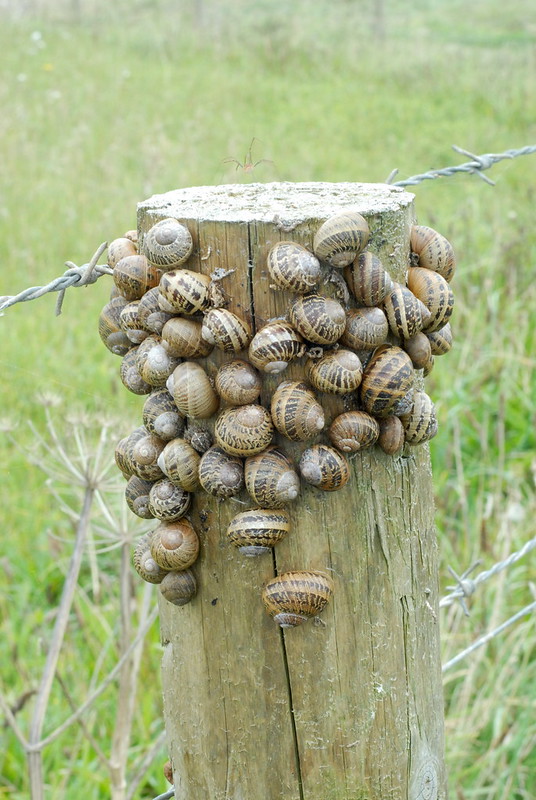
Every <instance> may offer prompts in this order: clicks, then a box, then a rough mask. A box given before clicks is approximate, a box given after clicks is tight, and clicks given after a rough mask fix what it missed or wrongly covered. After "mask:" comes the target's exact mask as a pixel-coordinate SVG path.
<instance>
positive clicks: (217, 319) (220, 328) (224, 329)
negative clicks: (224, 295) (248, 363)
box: [202, 308, 252, 353]
mask: <svg viewBox="0 0 536 800" xmlns="http://www.w3.org/2000/svg"><path fill="white" fill-rule="evenodd" d="M202 334H203V338H204V339H205V340H206V341H207V342H210V343H211V344H213V345H215V346H216V347H217V348H218V349H219V350H223V352H224V353H238V352H240V350H244V348H246V347H247V346H248V344H249V343H250V341H251V336H252V334H251V328H250V327H249V325H248V324H247V322H245V321H244V320H243V319H240V317H238V316H237V315H236V314H233V312H232V311H228V310H227V309H226V308H212V309H210V310H209V311H206V312H205V316H204V319H203V328H202Z"/></svg>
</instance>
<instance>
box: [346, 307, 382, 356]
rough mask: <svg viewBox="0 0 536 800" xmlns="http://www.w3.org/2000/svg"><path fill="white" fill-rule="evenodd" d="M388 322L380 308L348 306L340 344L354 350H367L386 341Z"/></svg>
mask: <svg viewBox="0 0 536 800" xmlns="http://www.w3.org/2000/svg"><path fill="white" fill-rule="evenodd" d="M388 335H389V323H388V322H387V317H386V316H385V314H384V312H383V311H382V310H381V308H376V307H374V308H349V309H348V311H347V312H346V327H345V329H344V331H343V334H342V336H341V340H340V341H341V344H344V345H346V346H347V347H352V348H353V349H354V350H369V349H370V348H373V347H377V346H378V345H380V344H383V343H384V342H385V341H387V336H388Z"/></svg>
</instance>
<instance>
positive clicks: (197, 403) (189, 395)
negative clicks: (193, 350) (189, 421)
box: [166, 361, 220, 419]
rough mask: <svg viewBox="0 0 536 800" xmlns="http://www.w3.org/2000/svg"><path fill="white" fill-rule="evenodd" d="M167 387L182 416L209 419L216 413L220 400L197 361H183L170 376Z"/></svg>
mask: <svg viewBox="0 0 536 800" xmlns="http://www.w3.org/2000/svg"><path fill="white" fill-rule="evenodd" d="M166 386H167V388H168V391H169V392H170V393H171V394H172V395H173V400H174V401H175V404H176V406H177V408H178V409H179V411H180V412H181V414H184V416H186V417H191V418H193V419H208V417H211V416H212V415H213V414H215V413H216V411H217V409H218V406H219V404H220V400H219V397H218V395H217V394H216V392H215V391H214V389H213V388H212V383H211V382H210V379H209V377H208V375H207V373H206V372H205V370H204V369H203V367H202V366H201V365H200V364H198V363H197V362H195V361H183V363H182V364H179V365H178V367H176V368H175V369H174V371H173V372H172V373H171V375H170V376H169V378H168V380H167V383H166Z"/></svg>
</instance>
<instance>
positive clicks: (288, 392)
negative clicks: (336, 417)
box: [271, 381, 325, 442]
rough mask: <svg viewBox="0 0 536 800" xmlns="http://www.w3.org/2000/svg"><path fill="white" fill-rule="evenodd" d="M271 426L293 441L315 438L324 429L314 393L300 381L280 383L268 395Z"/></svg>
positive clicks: (319, 407)
mask: <svg viewBox="0 0 536 800" xmlns="http://www.w3.org/2000/svg"><path fill="white" fill-rule="evenodd" d="M271 413H272V419H273V422H274V425H275V427H276V428H277V430H278V431H279V433H282V434H283V436H286V437H287V439H291V440H292V441H294V442H303V441H305V440H306V439H311V438H312V437H313V436H316V435H317V434H318V433H320V431H321V430H322V428H323V427H324V422H325V419H324V410H323V408H322V406H321V405H320V403H319V402H318V401H317V399H316V397H315V395H314V392H312V391H311V389H309V387H308V386H307V384H306V383H303V381H284V382H283V383H280V384H279V386H278V387H277V389H276V390H275V392H274V393H273V395H272V403H271Z"/></svg>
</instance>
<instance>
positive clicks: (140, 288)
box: [113, 255, 161, 301]
mask: <svg viewBox="0 0 536 800" xmlns="http://www.w3.org/2000/svg"><path fill="white" fill-rule="evenodd" d="M160 275H161V272H160V270H159V269H157V267H153V265H152V264H149V262H148V261H147V259H146V258H145V256H140V255H135V256H125V258H122V259H121V260H120V261H118V262H117V264H116V265H115V267H114V271H113V279H114V283H115V285H116V286H117V288H118V289H119V291H120V292H121V294H122V295H123V297H126V299H127V300H128V301H131V300H139V299H140V297H143V295H144V294H145V292H146V291H147V290H148V289H152V288H153V287H154V286H158V284H159V282H160Z"/></svg>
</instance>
